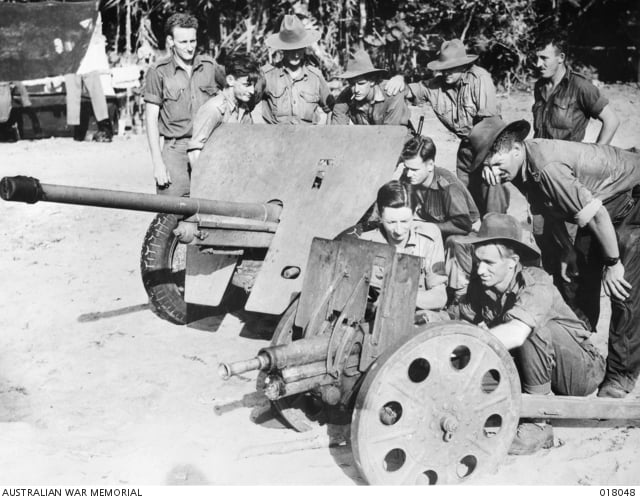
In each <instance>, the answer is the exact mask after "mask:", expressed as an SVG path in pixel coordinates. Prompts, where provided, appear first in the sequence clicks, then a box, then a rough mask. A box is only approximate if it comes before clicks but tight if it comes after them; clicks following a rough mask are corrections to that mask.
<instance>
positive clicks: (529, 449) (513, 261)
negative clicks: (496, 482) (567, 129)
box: [449, 213, 605, 455]
mask: <svg viewBox="0 0 640 500" xmlns="http://www.w3.org/2000/svg"><path fill="white" fill-rule="evenodd" d="M471 243H472V245H473V247H474V250H475V260H476V265H475V266H474V271H473V275H472V276H471V279H470V281H469V286H468V288H467V292H466V295H464V296H462V297H461V299H460V300H459V302H458V304H457V305H455V306H453V307H452V308H451V309H450V311H449V312H450V315H451V316H452V317H453V318H454V319H463V320H467V321H469V322H471V323H474V324H478V325H480V326H482V327H484V328H486V329H487V330H488V331H489V332H490V333H492V334H493V335H494V336H495V337H496V338H497V339H498V340H500V341H501V342H502V343H503V344H504V346H505V347H506V348H507V349H508V350H509V351H510V352H511V354H512V355H513V357H514V359H515V362H516V366H517V368H518V372H519V373H520V380H521V382H522V391H523V392H524V393H526V394H543V395H544V394H551V393H554V394H558V395H564V396H586V395H588V394H591V393H592V392H594V391H595V390H596V389H597V388H598V385H599V384H600V382H602V379H603V378H604V370H605V361H604V358H603V357H602V355H601V354H600V353H599V352H598V351H597V349H596V348H595V347H594V346H593V344H592V343H591V341H590V340H589V336H590V335H591V332H590V331H589V329H588V328H587V326H586V325H585V324H584V323H583V322H582V321H580V320H579V319H578V317H577V316H576V315H575V313H574V312H573V311H572V310H571V309H570V308H569V306H567V304H566V303H565V302H564V300H563V299H562V297H561V296H560V292H559V291H558V290H557V289H556V287H555V286H554V285H553V280H552V278H551V276H549V275H548V274H547V273H546V272H545V271H543V270H542V269H540V268H537V267H523V266H522V264H521V263H520V262H521V260H529V259H531V258H536V257H539V253H538V250H537V249H535V248H534V247H533V246H531V245H529V244H528V243H526V242H525V240H524V238H523V234H522V229H521V227H520V225H519V223H518V222H517V220H516V219H515V218H514V217H512V216H510V215H505V214H497V213H490V214H487V215H486V216H485V217H484V219H483V221H482V225H481V226H480V230H479V232H478V236H477V237H476V238H474V239H473V240H472V241H471ZM552 446H553V429H552V428H551V425H549V424H548V423H547V422H544V421H539V420H538V421H528V422H521V423H520V425H519V426H518V430H517V434H516V437H515V439H514V441H513V444H512V445H511V449H510V450H509V453H510V454H514V455H525V454H530V453H534V452H536V451H537V450H540V449H542V448H550V447H552Z"/></svg>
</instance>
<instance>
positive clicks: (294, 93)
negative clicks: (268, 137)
mask: <svg viewBox="0 0 640 500" xmlns="http://www.w3.org/2000/svg"><path fill="white" fill-rule="evenodd" d="M262 71H263V76H262V78H261V79H260V80H259V81H258V83H257V84H256V100H258V101H259V100H262V117H263V118H264V121H265V122H267V123H271V124H279V123H285V124H312V123H313V122H314V119H315V117H316V111H317V110H318V108H321V109H322V110H323V111H324V112H326V113H328V112H329V111H330V107H329V101H330V100H331V98H332V97H331V91H330V90H329V85H327V82H326V80H325V79H324V76H322V72H321V71H320V70H319V69H317V68H315V67H313V66H308V65H306V64H305V65H303V66H302V68H301V74H300V76H299V77H298V78H292V77H291V74H290V73H289V71H288V70H287V69H286V68H284V67H281V66H272V65H270V64H267V65H265V66H264V67H263V68H262Z"/></svg>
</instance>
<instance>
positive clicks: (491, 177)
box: [482, 166, 500, 186]
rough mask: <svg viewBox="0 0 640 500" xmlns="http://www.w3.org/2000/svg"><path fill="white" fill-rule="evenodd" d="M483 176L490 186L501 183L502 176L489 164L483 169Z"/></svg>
mask: <svg viewBox="0 0 640 500" xmlns="http://www.w3.org/2000/svg"><path fill="white" fill-rule="evenodd" d="M482 178H483V179H484V181H485V182H486V183H487V184H489V185H490V186H496V185H497V184H500V178H499V177H498V175H497V174H496V173H495V172H494V171H493V169H492V168H491V167H489V166H486V167H484V168H483V169H482Z"/></svg>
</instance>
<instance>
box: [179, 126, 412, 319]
mask: <svg viewBox="0 0 640 500" xmlns="http://www.w3.org/2000/svg"><path fill="white" fill-rule="evenodd" d="M406 133H407V132H406V128H404V127H399V126H398V127H395V126H367V127H357V126H331V127H323V126H318V127H298V126H295V125H279V126H277V127H274V126H272V125H240V124H223V125H221V126H220V127H219V128H218V129H216V131H215V132H214V133H213V134H212V136H211V138H210V139H209V142H208V143H207V144H206V145H205V147H204V149H203V151H202V154H201V155H200V158H199V160H198V166H197V168H195V169H194V171H193V174H192V179H191V196H193V197H198V198H200V197H204V198H207V199H212V200H223V201H244V202H254V203H255V202H257V203H265V202H268V201H271V200H280V201H281V202H282V203H283V207H284V208H283V210H282V213H281V216H280V223H279V225H278V229H277V231H276V234H275V236H274V237H273V240H272V243H271V246H270V247H269V250H268V252H267V255H266V257H265V260H264V263H263V265H262V268H261V270H260V272H259V274H258V276H257V278H256V281H255V284H254V286H253V289H252V292H251V295H250V296H249V299H248V301H247V304H246V309H247V310H249V311H256V312H264V313H270V314H281V313H282V312H283V311H284V310H285V309H286V307H287V306H288V305H289V304H290V303H291V301H292V299H293V297H294V296H295V294H296V293H298V292H299V291H300V289H301V287H302V279H303V277H304V270H305V267H306V266H305V263H306V259H307V256H308V254H309V249H310V247H311V240H312V239H313V237H314V236H318V237H321V238H329V239H331V238H334V237H335V236H336V235H338V234H339V233H340V232H342V231H343V230H345V229H347V228H348V227H349V226H351V225H353V224H355V223H356V222H357V221H358V220H359V219H360V217H361V216H362V215H363V214H364V212H365V211H366V210H367V209H368V208H369V207H370V206H371V204H372V203H373V202H374V200H375V196H376V192H377V190H378V188H379V187H380V186H381V185H382V184H384V183H385V182H386V181H388V180H389V179H390V177H391V175H392V174H393V171H394V169H395V167H396V164H397V161H398V157H399V155H400V152H401V150H402V146H403V144H404V141H405V138H406ZM205 166H206V168H205ZM187 266H189V263H188V262H187ZM288 267H289V268H291V267H294V268H295V267H297V268H299V269H300V270H301V272H300V274H299V275H298V276H297V277H296V278H295V279H287V278H286V277H283V275H282V274H283V270H284V269H285V268H288Z"/></svg>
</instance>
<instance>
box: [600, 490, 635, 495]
mask: <svg viewBox="0 0 640 500" xmlns="http://www.w3.org/2000/svg"><path fill="white" fill-rule="evenodd" d="M600 496H601V497H635V496H636V490H635V488H600Z"/></svg>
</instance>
